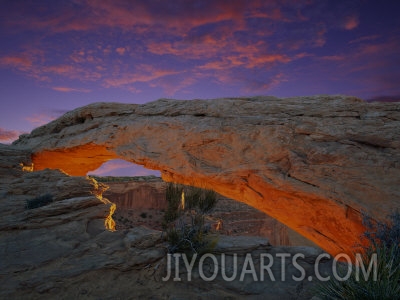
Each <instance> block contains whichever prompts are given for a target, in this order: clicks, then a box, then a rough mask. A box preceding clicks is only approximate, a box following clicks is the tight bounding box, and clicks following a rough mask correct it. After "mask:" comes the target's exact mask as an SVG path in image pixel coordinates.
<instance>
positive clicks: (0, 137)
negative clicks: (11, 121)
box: [0, 128, 22, 144]
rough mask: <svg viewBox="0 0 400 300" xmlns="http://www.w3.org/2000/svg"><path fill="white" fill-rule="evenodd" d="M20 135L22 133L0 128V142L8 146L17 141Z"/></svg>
mask: <svg viewBox="0 0 400 300" xmlns="http://www.w3.org/2000/svg"><path fill="white" fill-rule="evenodd" d="M21 134H22V132H20V131H17V130H7V129H4V128H0V142H1V143H5V144H9V143H11V142H13V141H14V140H16V139H18V137H19V136H20V135H21Z"/></svg>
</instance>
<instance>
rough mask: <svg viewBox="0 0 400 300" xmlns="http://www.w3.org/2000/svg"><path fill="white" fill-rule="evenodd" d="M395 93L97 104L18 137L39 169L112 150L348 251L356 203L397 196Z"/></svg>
mask: <svg viewBox="0 0 400 300" xmlns="http://www.w3.org/2000/svg"><path fill="white" fill-rule="evenodd" d="M398 128H400V104H398V103H366V102H363V101H362V100H359V99H356V98H353V97H344V96H315V97H300V98H286V99H278V98H275V97H254V98H236V99H214V100H191V101H177V100H165V99H161V100H158V101H155V102H151V103H148V104H144V105H135V104H118V103H95V104H91V105H88V106H85V107H82V108H78V109H76V110H74V111H71V112H68V113H67V114H65V115H64V116H62V117H60V118H59V119H57V120H55V121H53V122H51V123H49V124H47V125H44V126H42V127H40V128H37V129H35V130H34V131H33V132H32V133H31V134H30V135H24V136H21V137H20V139H19V140H18V141H16V142H15V143H14V144H15V145H16V146H19V147H22V148H28V149H30V150H31V151H32V160H33V162H34V170H41V169H44V168H59V169H62V170H64V171H65V172H67V173H68V174H70V175H85V174H86V173H87V172H88V171H90V170H94V169H96V168H98V167H99V166H100V165H101V164H102V163H103V162H104V161H107V160H110V159H113V158H123V159H125V160H128V161H131V162H134V163H136V164H141V165H143V166H145V167H146V168H150V169H157V170H160V171H161V173H162V177H163V179H164V180H167V181H175V182H180V183H184V184H190V185H197V186H202V187H208V188H212V189H214V190H215V191H217V192H218V193H220V194H223V195H225V196H227V197H230V198H233V199H236V200H239V201H243V202H246V203H248V204H250V205H252V206H253V207H255V208H257V209H259V210H261V211H264V212H265V213H267V214H268V215H270V216H272V217H274V218H276V219H277V220H279V221H281V222H282V223H284V224H286V225H288V226H289V227H291V228H292V229H294V230H296V231H297V232H299V233H300V234H302V235H304V236H305V237H307V238H309V239H310V240H312V241H314V242H315V243H317V244H318V245H319V246H321V247H322V248H323V249H325V250H326V251H328V252H329V253H331V254H333V255H335V254H337V253H340V252H346V253H350V252H351V251H352V250H353V246H354V244H355V243H357V242H359V237H360V235H361V234H362V232H363V230H364V227H363V225H362V220H361V215H360V211H361V210H364V211H365V212H367V213H369V214H371V215H372V216H374V217H375V218H379V219H383V218H385V217H386V216H387V214H388V213H390V212H391V211H392V210H393V209H395V208H398V207H399V196H400V152H399V148H400V131H399V130H398Z"/></svg>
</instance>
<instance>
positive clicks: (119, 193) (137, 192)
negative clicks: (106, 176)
mask: <svg viewBox="0 0 400 300" xmlns="http://www.w3.org/2000/svg"><path fill="white" fill-rule="evenodd" d="M106 184H107V186H109V189H108V190H107V191H106V192H105V193H104V197H106V198H107V199H110V200H111V201H112V202H113V203H115V204H116V205H117V207H118V208H121V209H126V208H135V209H146V208H153V209H158V210H161V209H166V208H167V200H166V198H165V188H166V185H165V182H164V181H162V180H148V181H129V182H107V183H106Z"/></svg>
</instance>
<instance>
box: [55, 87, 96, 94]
mask: <svg viewBox="0 0 400 300" xmlns="http://www.w3.org/2000/svg"><path fill="white" fill-rule="evenodd" d="M52 89H53V90H55V91H57V92H63V93H70V92H79V93H89V92H90V90H89V89H81V88H70V87H65V86H55V87H53V88H52Z"/></svg>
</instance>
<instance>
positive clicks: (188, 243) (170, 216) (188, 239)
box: [162, 183, 217, 255]
mask: <svg viewBox="0 0 400 300" xmlns="http://www.w3.org/2000/svg"><path fill="white" fill-rule="evenodd" d="M182 193H184V203H182ZM166 197H167V202H168V207H167V209H166V211H165V214H164V218H163V222H162V226H163V230H164V232H166V236H167V241H168V244H169V246H168V251H169V252H170V253H176V252H179V253H186V254H188V255H191V254H194V253H204V252H206V251H208V250H210V249H211V248H213V247H214V246H215V241H212V240H211V238H209V237H208V236H207V235H208V230H207V228H206V226H205V215H206V214H207V213H209V212H210V211H211V210H212V209H213V208H214V206H215V205H216V203H217V194H216V193H215V192H213V191H210V190H204V189H200V188H195V187H187V186H186V187H185V186H183V185H177V184H173V183H170V184H168V186H167V192H166Z"/></svg>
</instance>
